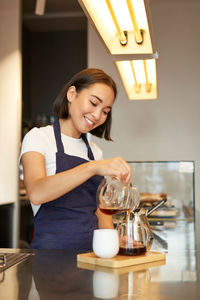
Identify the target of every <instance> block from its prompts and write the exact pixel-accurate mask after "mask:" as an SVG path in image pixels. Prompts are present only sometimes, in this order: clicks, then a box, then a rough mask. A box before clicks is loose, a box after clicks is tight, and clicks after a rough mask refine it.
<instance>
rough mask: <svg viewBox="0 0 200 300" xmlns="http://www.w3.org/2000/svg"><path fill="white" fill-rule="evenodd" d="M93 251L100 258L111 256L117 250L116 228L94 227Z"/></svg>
mask: <svg viewBox="0 0 200 300" xmlns="http://www.w3.org/2000/svg"><path fill="white" fill-rule="evenodd" d="M92 247H93V251H94V253H95V254H96V255H97V256H99V257H102V258H111V257H114V256H115V255H117V253H118V252H119V235H118V231H117V230H116V229H95V230H94V233H93V245H92Z"/></svg>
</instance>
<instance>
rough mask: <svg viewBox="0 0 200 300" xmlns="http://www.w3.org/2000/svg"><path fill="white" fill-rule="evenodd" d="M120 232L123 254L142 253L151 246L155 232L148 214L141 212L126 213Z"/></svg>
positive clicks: (120, 250)
mask: <svg viewBox="0 0 200 300" xmlns="http://www.w3.org/2000/svg"><path fill="white" fill-rule="evenodd" d="M118 232H119V245H120V249H119V254H121V255H141V254H144V253H145V252H146V251H147V250H149V249H150V248H151V245H152V242H153V233H152V231H151V229H150V226H149V223H148V220H147V218H146V216H145V217H144V216H143V214H140V212H134V213H133V212H131V213H128V214H126V215H125V218H124V220H123V222H121V223H120V224H119V225H118Z"/></svg>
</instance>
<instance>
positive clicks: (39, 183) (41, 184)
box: [21, 152, 131, 205]
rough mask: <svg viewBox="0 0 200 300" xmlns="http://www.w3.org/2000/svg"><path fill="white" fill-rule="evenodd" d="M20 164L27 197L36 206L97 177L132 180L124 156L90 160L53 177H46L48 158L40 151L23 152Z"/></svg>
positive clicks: (129, 168)
mask: <svg viewBox="0 0 200 300" xmlns="http://www.w3.org/2000/svg"><path fill="white" fill-rule="evenodd" d="M21 162H22V166H23V172H24V183H25V187H26V189H27V193H28V197H29V199H30V201H31V202H32V203H33V204H34V205H39V204H42V203H45V202H49V201H52V200H54V199H56V198H58V197H60V196H62V195H64V194H66V193H68V192H70V191H71V190H73V189H74V188H76V187H77V186H79V185H80V184H82V183H83V182H85V181H86V180H88V179H89V178H91V177H92V176H94V175H101V176H106V175H107V176H116V177H118V178H120V179H121V180H122V181H123V182H127V183H128V182H130V180H131V167H130V166H129V165H128V164H127V163H126V162H125V161H124V160H123V159H122V158H121V157H117V158H112V159H107V160H98V161H90V162H87V163H84V164H81V165H79V166H77V167H75V168H72V169H70V170H67V171H65V172H61V173H58V174H55V175H51V176H47V175H46V171H45V158H44V156H43V155H42V154H40V153H39V152H26V153H24V154H23V155H22V158H21Z"/></svg>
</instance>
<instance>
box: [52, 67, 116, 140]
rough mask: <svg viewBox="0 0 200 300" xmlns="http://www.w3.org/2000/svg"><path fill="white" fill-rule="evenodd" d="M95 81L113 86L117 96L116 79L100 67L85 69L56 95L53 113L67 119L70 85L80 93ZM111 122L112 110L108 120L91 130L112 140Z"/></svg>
mask: <svg viewBox="0 0 200 300" xmlns="http://www.w3.org/2000/svg"><path fill="white" fill-rule="evenodd" d="M95 83H104V84H106V85H108V86H109V87H111V88H112V89H113V92H114V98H116V96H117V88H116V84H115V82H114V80H113V79H112V78H111V77H110V76H109V75H107V74H106V73H105V72H104V71H102V70H100V69H91V68H89V69H84V70H82V71H80V72H79V73H77V74H76V75H75V76H74V77H73V78H72V79H71V80H70V81H69V82H67V83H66V84H65V86H64V87H63V89H62V90H61V91H60V93H59V94H58V96H57V97H56V99H55V101H54V104H53V113H54V115H55V116H56V117H58V118H64V119H67V118H68V116H69V111H68V99H67V91H68V89H69V88H70V86H75V88H76V92H77V93H79V92H80V91H82V90H83V89H85V88H88V87H89V86H90V85H92V84H95ZM111 123H112V112H111V111H110V112H109V113H108V116H107V118H106V121H105V122H104V123H103V124H102V125H100V126H98V127H96V128H95V129H93V130H91V131H90V133H91V134H93V135H95V136H97V137H100V138H102V137H103V138H105V139H106V140H108V141H111V140H112V139H111V137H110V130H111Z"/></svg>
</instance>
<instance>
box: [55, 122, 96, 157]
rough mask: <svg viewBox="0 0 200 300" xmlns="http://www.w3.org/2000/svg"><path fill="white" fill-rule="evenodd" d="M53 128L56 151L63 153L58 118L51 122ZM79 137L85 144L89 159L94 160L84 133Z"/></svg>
mask: <svg viewBox="0 0 200 300" xmlns="http://www.w3.org/2000/svg"><path fill="white" fill-rule="evenodd" d="M53 129H54V135H55V139H56V145H57V150H58V152H62V153H64V147H63V143H62V140H61V132H60V123H59V119H58V118H56V121H55V122H54V124H53ZM81 137H82V139H83V141H84V142H85V144H86V146H87V150H88V158H89V160H94V155H93V153H92V150H91V148H90V145H89V143H88V140H87V137H86V134H82V135H81Z"/></svg>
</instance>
